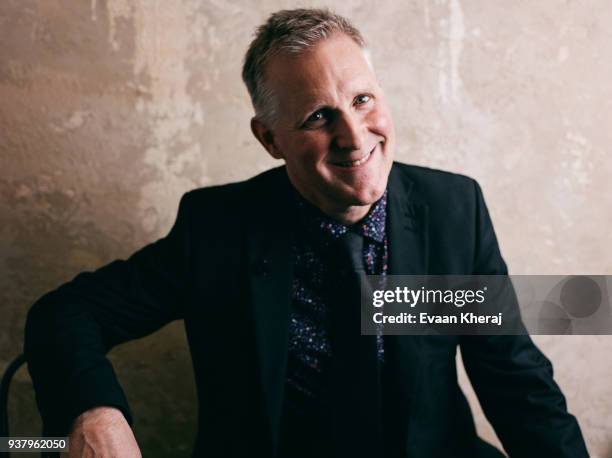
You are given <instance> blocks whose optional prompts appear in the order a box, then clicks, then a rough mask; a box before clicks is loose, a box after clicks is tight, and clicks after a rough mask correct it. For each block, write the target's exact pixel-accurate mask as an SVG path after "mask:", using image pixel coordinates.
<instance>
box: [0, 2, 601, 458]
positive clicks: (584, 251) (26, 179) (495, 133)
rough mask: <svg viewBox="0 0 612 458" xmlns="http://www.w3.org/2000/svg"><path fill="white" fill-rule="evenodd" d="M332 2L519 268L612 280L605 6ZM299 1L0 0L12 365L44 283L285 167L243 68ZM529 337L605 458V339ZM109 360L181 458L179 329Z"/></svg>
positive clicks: (26, 400)
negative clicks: (209, 195) (212, 190)
mask: <svg viewBox="0 0 612 458" xmlns="http://www.w3.org/2000/svg"><path fill="white" fill-rule="evenodd" d="M304 4H307V5H322V4H323V3H321V2H302V3H300V5H304ZM327 5H328V6H332V7H334V8H335V9H336V10H337V11H338V12H340V13H343V14H346V15H347V16H349V17H350V18H352V19H353V20H354V22H355V23H356V24H357V25H358V26H359V27H361V28H362V30H363V32H364V33H365V35H366V37H367V38H368V39H369V41H370V44H371V46H370V47H371V49H372V52H373V56H374V61H375V64H376V66H377V71H378V73H379V76H380V78H381V80H382V81H383V83H384V86H385V88H386V91H387V93H388V96H389V99H390V102H391V105H392V109H393V111H394V114H395V120H396V124H397V128H398V136H399V151H398V157H399V159H400V160H403V161H405V162H412V163H417V164H423V165H428V166H433V167H439V168H444V169H447V170H452V171H457V172H461V173H465V174H468V175H471V176H474V177H475V178H477V179H478V180H479V181H480V183H481V184H482V186H483V189H484V191H485V195H486V197H487V201H488V204H489V206H490V209H491V212H492V217H493V219H494V222H495V224H496V229H497V232H498V236H499V239H500V242H501V246H502V250H503V252H504V254H505V257H506V259H507V261H508V264H509V266H510V269H511V271H512V272H513V273H523V274H532V273H541V274H566V273H588V274H610V273H612V256H611V255H612V248H611V246H612V231H610V230H609V227H610V226H611V225H612V212H610V209H612V193H611V192H610V191H611V186H610V184H609V177H610V176H611V175H612V162H611V161H610V159H609V157H606V156H607V154H609V153H610V145H611V144H612V129H610V128H609V124H610V122H611V121H612V104H611V102H610V101H611V100H612V83H611V81H612V80H611V79H610V78H609V75H610V74H612V58H611V56H612V39H611V38H612V32H611V31H610V28H609V24H610V22H612V3H610V2H609V1H607V0H590V1H584V2H570V1H563V2H562V1H553V0H541V1H538V2H484V1H480V0H410V1H402V2H400V1H396V2H382V3H377V4H374V3H372V2H365V1H342V2H336V3H332V4H327ZM293 6H297V5H296V4H294V3H293V2H291V1H278V0H276V1H272V0H270V1H262V2H249V1H244V0H239V1H235V2H221V1H216V0H211V1H206V2H200V1H196V0H183V1H176V0H174V1H164V2H162V1H161V0H107V1H102V0H91V1H90V2H74V1H68V0H50V1H47V0H38V1H35V0H3V1H2V2H0V155H1V156H0V157H1V163H0V164H1V167H0V196H1V198H0V272H1V275H0V307H1V314H2V320H0V369H3V368H4V367H5V366H6V364H8V361H9V360H10V359H11V358H12V357H13V356H14V355H16V354H17V353H19V351H20V347H21V345H22V341H23V336H22V329H23V324H24V320H25V314H26V311H27V308H28V307H29V305H30V304H31V303H32V302H33V301H34V300H35V299H36V298H37V297H39V296H40V295H41V294H42V293H43V292H45V291H47V290H49V289H51V288H53V287H55V286H57V285H58V284H59V283H61V282H63V281H66V280H69V279H70V278H72V277H73V276H74V275H75V274H76V273H77V272H79V271H81V270H84V269H92V268H95V267H98V266H100V265H102V264H103V263H106V262H108V261H110V260H112V259H115V258H117V257H125V256H127V255H128V254H129V253H130V252H132V251H134V250H135V249H136V248H138V247H140V246H142V245H143V244H145V243H147V242H149V241H152V240H153V239H155V238H157V237H159V236H161V235H162V234H164V233H165V231H167V229H168V228H169V225H170V224H171V222H172V220H173V218H174V216H175V212H176V207H177V203H178V199H179V197H180V196H181V194H182V193H183V192H185V191H187V190H189V189H191V188H194V187H199V186H204V185H209V184H215V183H223V182H228V181H232V180H237V179H241V178H246V177H248V176H251V175H253V174H255V173H257V172H259V171H262V170H264V169H267V168H269V167H271V166H273V165H275V163H274V162H273V161H272V160H271V159H269V158H268V156H267V155H266V154H265V153H264V151H263V150H262V149H261V147H260V146H259V145H258V144H257V143H256V141H255V140H254V139H253V138H252V136H251V134H250V131H249V128H248V122H249V118H250V116H251V108H250V104H249V101H248V97H247V93H246V90H245V89H244V88H243V86H242V82H241V80H240V65H241V60H242V55H243V53H244V51H245V49H246V47H247V44H248V42H249V38H250V35H251V33H252V31H253V29H254V27H255V26H256V25H258V24H259V23H260V22H262V21H263V20H264V19H265V18H266V17H267V15H268V14H269V13H270V12H272V11H274V10H277V9H280V8H283V7H293ZM536 340H537V342H538V343H539V344H540V345H541V347H542V348H543V349H544V350H545V352H546V353H547V354H548V355H549V356H550V357H551V358H552V359H553V361H554V363H555V368H556V376H557V380H558V382H559V384H560V385H561V387H562V388H563V389H564V390H565V393H566V395H567V397H568V402H569V406H570V409H571V410H572V411H573V412H574V413H575V414H576V415H577V416H578V418H579V420H580V421H581V424H582V427H583V430H584V433H585V436H586V438H587V440H588V443H589V447H590V450H591V453H592V454H593V455H594V456H600V457H611V456H612V434H611V433H610V431H612V385H611V384H610V383H609V380H610V379H611V378H612V367H611V366H610V365H609V364H608V363H607V361H608V360H609V355H610V354H611V353H612V339H611V338H609V337H572V338H566V337H549V338H538V339H536ZM112 358H113V360H114V361H115V362H116V367H117V370H118V372H119V374H120V378H121V381H122V383H123V385H124V386H125V388H126V391H127V393H128V396H129V398H130V400H131V403H132V407H133V409H134V411H135V412H136V417H137V421H136V432H137V435H138V438H139V441H140V442H141V444H142V446H143V449H144V451H145V456H188V455H189V452H188V450H189V449H190V448H191V440H192V438H193V435H194V432H195V425H194V421H195V415H196V414H195V410H194V405H193V403H194V389H193V381H192V376H191V371H190V363H189V359H188V354H187V351H186V348H185V339H184V335H183V331H182V328H181V326H180V325H178V324H174V325H171V326H169V327H167V328H165V329H164V330H163V331H162V332H161V333H159V334H157V335H155V336H152V337H149V338H147V339H145V340H143V341H139V342H134V343H131V344H128V345H127V346H124V347H121V348H120V349H118V350H116V351H114V352H113V353H112ZM161 367H164V368H165V367H169V368H170V370H161V369H160V368H161ZM174 374H180V375H178V376H176V375H174ZM463 382H464V385H466V386H467V384H466V383H465V378H463ZM14 393H15V394H14V396H13V401H14V402H13V403H12V405H11V417H12V418H13V419H14V422H15V427H14V432H15V433H22V434H26V433H32V434H33V433H35V432H36V430H37V428H38V426H37V423H36V422H37V419H36V413H35V411H34V406H33V401H32V399H31V397H32V393H31V387H30V382H29V379H28V377H27V375H26V373H25V371H21V372H20V373H19V374H18V378H17V384H16V389H15V392H14ZM473 399H474V397H473V395H472V400H473ZM478 423H479V428H480V430H481V432H482V434H484V435H485V436H486V437H488V438H494V437H493V433H492V432H491V430H490V427H489V426H488V425H487V424H486V422H485V421H484V420H483V417H482V415H481V414H479V420H478ZM160 431H163V432H164V433H163V435H162V436H160Z"/></svg>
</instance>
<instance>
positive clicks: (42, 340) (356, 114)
mask: <svg viewBox="0 0 612 458" xmlns="http://www.w3.org/2000/svg"><path fill="white" fill-rule="evenodd" d="M243 78H244V81H245V83H246V85H247V88H248V90H249V94H250V96H251V99H252V101H253V105H254V108H255V116H254V118H253V119H252V121H251V129H252V131H253V133H254V135H255V136H256V138H257V139H258V140H259V142H260V143H261V144H262V145H263V147H264V148H265V149H266V150H267V151H268V153H269V154H270V155H272V156H273V157H274V158H277V159H282V160H283V161H284V163H285V165H284V166H283V167H279V168H277V169H274V170H271V171H268V172H265V173H264V174H261V175H259V176H256V177H254V178H252V179H250V180H248V181H245V182H241V183H233V184H229V185H224V186H217V187H212V188H203V189H199V190H195V191H192V192H190V193H187V194H186V195H185V196H184V197H183V199H182V201H181V204H180V208H179V213H178V217H177V221H176V223H175V225H174V227H173V228H172V230H171V231H170V233H169V234H168V235H167V236H166V237H165V238H163V239H161V240H158V241H157V242H155V243H153V244H151V245H148V246H146V247H144V248H143V249H142V250H140V251H138V252H137V253H135V254H134V255H132V256H131V257H130V258H129V259H127V260H125V261H115V262H113V263H111V264H109V265H107V266H104V267H102V268H100V269H99V270H97V271H95V272H91V273H83V274H80V275H79V276H77V277H76V278H75V279H74V280H73V281H71V282H69V283H67V284H65V285H63V286H62V287H60V288H59V289H57V290H56V291H53V292H51V293H49V294H47V295H45V296H44V297H43V298H41V299H40V300H39V301H38V302H37V303H36V304H34V306H33V307H32V309H31V311H30V313H29V315H28V322H27V327H26V342H25V351H26V355H27V359H28V363H29V370H30V373H31V375H32V379H33V381H34V386H35V389H36V393H37V402H38V406H39V409H40V411H41V414H42V416H43V421H44V425H45V431H46V433H47V434H48V435H63V434H67V433H68V432H70V438H71V447H70V448H71V449H70V456H75V457H76V456H117V457H123V456H126V457H127V456H139V454H140V452H139V449H138V445H137V443H136V440H135V438H134V435H133V434H132V431H131V429H130V423H131V421H132V417H131V412H130V409H129V407H128V405H127V401H126V399H125V396H124V394H123V392H122V390H121V387H120V385H119V383H118V381H117V379H116V377H115V375H114V373H113V370H112V367H111V366H110V363H109V361H108V360H107V359H106V357H105V354H106V352H107V351H108V350H109V349H110V348H112V347H113V346H115V345H118V344H120V343H122V342H125V341H127V340H130V339H135V338H139V337H142V336H144V335H147V334H150V333H152V332H154V331H155V330H156V329H159V328H160V327H161V326H163V325H164V324H166V323H168V322H169V321H172V320H175V319H183V320H184V321H185V328H186V332H187V337H188V340H189V346H190V350H191V354H192V359H193V366H194V371H195V379H196V385H197V388H198V400H199V408H200V416H199V424H198V428H199V429H198V435H197V440H196V444H195V449H194V456H212V457H226V456H227V457H243V456H269V457H272V456H278V457H292V458H298V457H326V456H330V457H344V456H376V457H394V458H395V457H410V458H419V457H422V458H432V457H433V458H435V457H444V458H452V457H465V458H473V457H483V458H484V457H500V456H502V454H501V452H500V451H498V450H497V449H495V448H494V447H492V446H491V445H489V444H486V443H485V442H483V441H482V440H480V439H479V438H478V436H477V435H476V432H475V429H474V424H473V419H472V416H471V413H470V409H469V406H468V404H467V402H466V399H465V397H464V395H463V393H462V392H461V389H460V388H459V385H458V383H457V371H456V366H455V356H456V352H457V349H458V348H460V349H461V352H462V357H463V361H464V364H465V367H466V371H467V373H468V375H469V377H470V380H471V382H472V384H473V386H474V388H475V390H476V393H477V394H478V397H479V399H480V402H481V404H482V406H483V409H484V411H485V413H486V415H487V417H488V419H489V420H490V421H491V423H492V424H493V426H494V428H495V430H496V432H497V434H498V436H499V437H500V439H501V441H502V443H503V445H504V448H505V449H506V451H507V452H508V453H509V454H510V455H511V456H517V457H527V456H542V457H544V456H554V457H587V456H588V454H587V451H586V448H585V445H584V442H583V439H582V435H581V432H580V428H579V426H578V424H577V422H576V420H575V418H574V417H573V416H572V415H570V414H569V413H568V412H567V410H566V406H565V400H564V397H563V395H562V393H561V392H560V390H559V388H558V386H557V385H556V384H555V382H554V380H553V378H552V367H551V365H550V362H549V361H548V360H547V359H546V358H545V357H544V355H542V353H541V352H540V351H539V350H538V349H537V348H536V347H535V346H534V344H533V343H532V341H531V340H530V338H529V337H528V336H480V337H476V336H464V337H458V336H382V335H377V336H362V335H360V332H359V326H352V327H351V326H349V324H350V323H352V324H355V323H358V321H355V320H354V318H353V317H358V316H359V303H358V300H357V301H353V302H351V300H350V299H351V298H352V299H353V300H354V299H355V295H354V294H352V293H351V291H353V292H354V291H355V286H356V285H358V283H357V282H358V281H359V278H361V277H360V275H362V273H367V274H377V275H388V274H396V275H399V274H404V275H408V274H458V275H464V274H465V275H470V274H480V275H497V274H499V275H505V274H507V269H506V265H505V263H504V261H503V259H502V257H501V254H500V252H499V248H498V245H497V241H496V237H495V233H494V231H493V227H492V224H491V221H490V218H489V216H488V213H487V209H486V206H485V204H484V200H483V197H482V193H481V191H480V188H479V186H478V185H477V184H476V183H475V182H474V181H473V180H471V179H469V178H467V177H464V176H460V175H455V174H450V173H445V172H441V171H435V170H431V169H425V168H419V167H414V166H408V165H404V164H399V163H394V162H393V156H394V149H395V131H394V125H393V121H392V119H391V115H390V112H389V109H388V106H387V103H386V101H385V95H384V94H383V91H382V89H381V87H380V86H379V84H378V81H377V79H376V76H375V73H374V71H373V69H372V66H371V63H370V61H369V59H368V54H367V50H366V48H365V43H364V40H363V38H362V36H361V34H360V33H359V31H358V30H357V29H355V28H354V27H353V26H352V25H351V24H350V23H349V22H348V21H347V20H346V19H345V18H342V17H340V16H338V15H335V14H332V13H330V12H328V11H325V10H315V9H311V10H307V9H300V10H291V11H281V12H278V13H275V14H273V15H272V16H271V17H270V18H269V19H268V21H267V22H266V23H265V24H264V25H262V26H261V27H260V28H259V29H258V31H257V35H256V37H255V39H254V40H253V42H252V43H251V46H250V48H249V50H248V52H247V55H246V59H245V63H244V68H243ZM211 222H214V224H211ZM347 250H349V251H348V252H347ZM360 272H361V273H360ZM351 287H353V288H351ZM339 291H341V292H342V293H343V294H339V293H338V292H339ZM338 310H341V311H342V314H343V316H345V317H349V318H347V319H346V320H345V321H342V320H338V319H337V318H338V316H339V312H338ZM222 323H231V326H230V325H229V324H228V325H227V327H225V326H223V325H222ZM57 368H61V370H57Z"/></svg>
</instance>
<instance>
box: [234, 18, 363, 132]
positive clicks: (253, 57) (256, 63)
mask: <svg viewBox="0 0 612 458" xmlns="http://www.w3.org/2000/svg"><path fill="white" fill-rule="evenodd" d="M335 33H343V34H345V35H347V36H348V37H349V38H351V39H353V41H354V42H355V43H357V44H358V45H359V46H360V47H361V48H362V49H363V50H364V52H365V54H366V59H367V60H368V63H370V61H369V56H368V53H367V50H366V46H365V41H364V39H363V37H362V35H361V32H359V30H357V28H355V26H353V25H352V24H351V23H350V22H349V20H348V19H346V18H344V17H342V16H340V15H338V14H335V13H332V12H331V11H329V10H327V9H294V10H282V11H278V12H276V13H274V14H272V15H271V16H270V17H269V18H268V20H267V21H266V22H265V24H263V25H261V26H259V27H258V28H257V31H256V32H255V38H254V39H253V41H252V42H251V44H250V46H249V49H248V51H247V53H246V55H245V57H244V65H243V67H242V79H243V81H244V83H245V84H246V87H247V89H248V91H249V95H250V96H251V102H252V103H253V108H254V109H255V116H256V117H257V118H258V119H260V120H261V121H262V122H264V123H266V124H270V123H272V122H273V121H274V117H275V114H276V107H275V105H274V103H273V100H272V98H273V93H272V90H271V89H270V88H269V87H267V85H266V81H265V69H266V64H267V63H268V61H269V59H270V58H271V57H272V56H274V55H276V54H280V53H286V54H300V53H302V52H304V51H305V50H306V49H308V48H311V47H312V46H314V45H316V44H317V43H318V42H320V41H322V40H325V39H327V38H329V37H331V36H332V35H333V34H335ZM370 65H371V64H370Z"/></svg>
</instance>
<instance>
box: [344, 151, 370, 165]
mask: <svg viewBox="0 0 612 458" xmlns="http://www.w3.org/2000/svg"><path fill="white" fill-rule="evenodd" d="M371 154H372V153H371V152H369V153H368V154H366V155H365V156H364V157H362V158H361V159H357V160H356V161H346V162H340V163H338V165H340V166H342V167H357V166H358V165H361V164H363V163H365V161H367V160H368V159H369V158H370V155H371Z"/></svg>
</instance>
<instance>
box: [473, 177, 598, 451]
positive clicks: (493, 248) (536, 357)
mask: <svg viewBox="0 0 612 458" xmlns="http://www.w3.org/2000/svg"><path fill="white" fill-rule="evenodd" d="M474 187H475V199H476V208H477V212H476V214H477V218H476V232H475V236H476V247H477V249H476V253H475V259H474V272H473V273H474V274H475V275H507V273H508V272H507V268H506V264H505V262H504V260H503V259H502V256H501V254H500V251H499V247H498V244H497V239H496V237H495V232H494V230H493V225H492V223H491V219H490V217H489V214H488V211H487V208H486V205H485V202H484V199H483V196H482V192H481V190H480V187H479V186H478V184H477V183H476V182H474ZM515 316H517V319H519V320H520V316H518V315H515ZM461 354H462V358H463V362H464V365H465V369H466V372H467V374H468V376H469V378H470V381H471V383H472V385H473V386H474V390H475V392H476V394H477V396H478V399H479V400H480V403H481V405H482V408H483V410H484V412H485V414H486V416H487V418H488V419H489V421H490V422H491V424H492V425H493V427H494V428H495V431H496V432H497V434H498V436H499V438H500V440H501V441H502V443H503V445H504V448H505V449H506V451H507V452H508V453H509V454H510V456H512V457H515V456H516V457H524V456H554V457H558V458H562V457H568V458H569V457H585V458H586V457H588V452H587V450H586V446H585V444H584V439H583V438H582V434H581V432H580V427H579V426H578V423H577V421H576V419H575V418H574V417H573V416H572V415H571V414H569V413H568V412H567V406H566V403H565V398H564V396H563V394H562V393H561V390H560V389H559V387H558V386H557V384H556V383H555V381H554V380H553V369H552V365H551V363H550V361H549V360H548V359H547V358H546V357H545V356H544V355H543V354H542V352H541V351H540V350H539V349H538V348H537V347H536V346H535V345H534V343H533V342H532V340H531V338H530V337H529V336H528V335H518V336H466V337H462V339H461Z"/></svg>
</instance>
